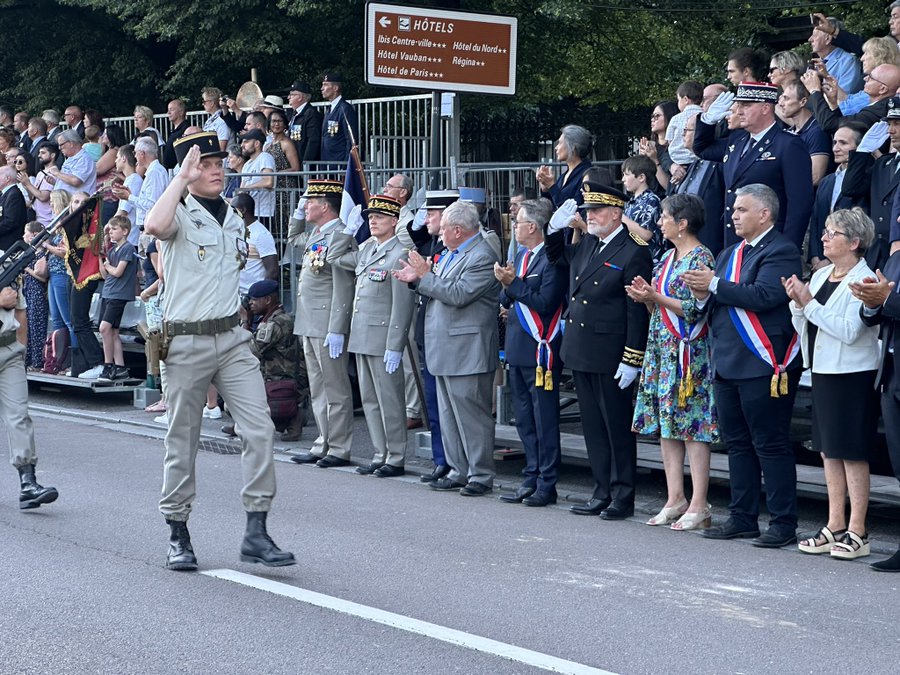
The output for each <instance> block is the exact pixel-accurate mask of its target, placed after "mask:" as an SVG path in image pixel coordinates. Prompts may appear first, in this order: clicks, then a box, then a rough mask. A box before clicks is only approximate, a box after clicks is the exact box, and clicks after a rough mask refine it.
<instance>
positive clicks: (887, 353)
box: [859, 252, 900, 470]
mask: <svg viewBox="0 0 900 675" xmlns="http://www.w3.org/2000/svg"><path fill="white" fill-rule="evenodd" d="M882 273H883V274H884V276H885V277H887V278H888V280H890V281H893V282H895V283H896V286H894V290H893V292H892V293H891V294H890V295H889V296H888V299H887V300H885V302H884V304H883V305H882V306H881V307H879V308H878V310H877V312H876V313H875V315H874V316H868V315H867V314H866V312H865V306H863V307H860V308H859V315H860V317H861V318H862V322H863V323H864V324H866V325H867V326H879V325H880V326H881V330H880V332H879V335H878V337H880V338H881V363H880V364H879V366H878V377H877V379H876V382H875V386H876V387H878V386H881V385H882V384H884V385H890V387H891V393H892V394H893V395H894V396H895V397H898V394H900V389H898V378H897V376H896V374H897V372H898V370H897V366H898V365H900V364H898V363H897V358H898V357H900V344H897V334H898V332H900V252H897V253H895V254H894V255H892V256H891V257H890V258H889V259H888V261H887V262H886V263H885V264H884V269H883V270H882ZM891 350H893V352H891ZM885 369H888V370H889V372H892V373H894V377H893V378H891V381H890V382H885V381H884V374H885ZM898 398H900V397H898ZM895 422H896V421H895ZM885 423H887V420H885ZM896 468H897V467H895V470H896Z"/></svg>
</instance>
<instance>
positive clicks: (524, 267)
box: [519, 251, 531, 279]
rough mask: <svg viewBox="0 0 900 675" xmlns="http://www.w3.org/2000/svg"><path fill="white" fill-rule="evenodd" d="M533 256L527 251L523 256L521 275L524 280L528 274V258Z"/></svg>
mask: <svg viewBox="0 0 900 675" xmlns="http://www.w3.org/2000/svg"><path fill="white" fill-rule="evenodd" d="M530 256H531V251H525V254H524V255H523V256H522V272H521V274H520V275H519V276H520V277H522V278H523V279H524V278H525V274H526V273H527V272H528V258H529V257H530Z"/></svg>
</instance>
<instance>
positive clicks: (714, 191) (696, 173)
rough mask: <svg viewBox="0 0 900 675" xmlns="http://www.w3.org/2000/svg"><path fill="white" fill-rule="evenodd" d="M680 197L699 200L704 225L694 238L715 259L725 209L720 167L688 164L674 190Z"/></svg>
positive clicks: (700, 161) (701, 162)
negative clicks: (682, 178) (682, 177)
mask: <svg viewBox="0 0 900 675" xmlns="http://www.w3.org/2000/svg"><path fill="white" fill-rule="evenodd" d="M670 185H671V184H670ZM682 193H684V194H690V195H697V196H698V197H700V198H701V199H702V200H703V206H704V211H705V213H706V224H705V225H704V226H703V229H702V230H700V233H699V235H698V237H699V239H700V242H701V243H702V244H703V245H704V246H706V248H708V249H709V250H710V251H712V254H713V255H719V252H720V251H721V250H722V248H723V246H724V245H725V243H724V236H725V232H724V228H723V227H722V212H723V211H724V209H725V185H724V183H723V181H722V165H721V164H720V163H718V162H709V161H707V160H704V159H698V160H695V161H694V162H691V164H690V165H689V166H688V168H687V173H686V174H685V176H684V180H682V181H681V182H680V183H679V184H678V187H676V188H675V194H682ZM648 281H649V279H648Z"/></svg>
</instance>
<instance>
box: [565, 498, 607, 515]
mask: <svg viewBox="0 0 900 675" xmlns="http://www.w3.org/2000/svg"><path fill="white" fill-rule="evenodd" d="M610 503H611V500H608V499H592V500H590V501H589V502H587V503H586V504H575V505H574V506H570V507H569V511H571V512H572V513H574V514H575V515H576V516H599V515H600V512H601V511H603V510H604V509H605V508H606V507H607V506H609V505H610Z"/></svg>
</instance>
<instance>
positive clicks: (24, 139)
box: [16, 132, 31, 152]
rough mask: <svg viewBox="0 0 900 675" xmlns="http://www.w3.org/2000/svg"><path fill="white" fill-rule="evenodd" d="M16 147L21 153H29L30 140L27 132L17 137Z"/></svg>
mask: <svg viewBox="0 0 900 675" xmlns="http://www.w3.org/2000/svg"><path fill="white" fill-rule="evenodd" d="M16 147H18V148H20V149H21V150H22V152H31V138H30V137H29V136H28V133H27V132H23V133H22V135H21V136H19V142H18V143H16Z"/></svg>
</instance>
